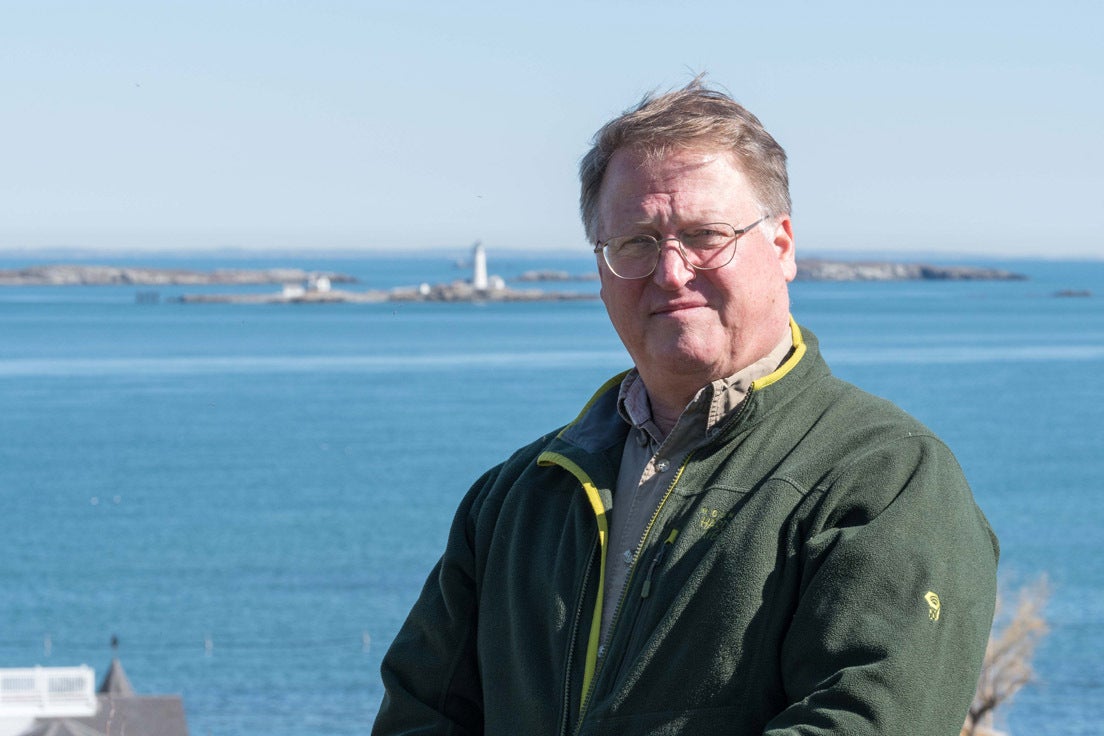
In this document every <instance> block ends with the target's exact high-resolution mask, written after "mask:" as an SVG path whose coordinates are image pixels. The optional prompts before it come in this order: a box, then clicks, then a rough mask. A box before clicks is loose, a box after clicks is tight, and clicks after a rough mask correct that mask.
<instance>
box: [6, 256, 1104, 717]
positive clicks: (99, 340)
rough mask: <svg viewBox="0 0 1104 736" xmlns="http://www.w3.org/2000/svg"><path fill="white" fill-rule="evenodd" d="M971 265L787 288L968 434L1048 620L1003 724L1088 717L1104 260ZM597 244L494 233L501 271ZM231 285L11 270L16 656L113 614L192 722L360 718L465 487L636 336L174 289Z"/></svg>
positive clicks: (117, 631) (851, 374) (564, 305)
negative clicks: (991, 271)
mask: <svg viewBox="0 0 1104 736" xmlns="http://www.w3.org/2000/svg"><path fill="white" fill-rule="evenodd" d="M35 262H38V261H35V259H33V258H18V259H17V258H12V257H9V258H6V259H0V268H12V267H18V266H24V265H30V264H31V263H35ZM96 262H111V263H115V264H124V263H129V264H131V265H153V266H166V267H196V268H216V267H264V266H299V267H304V268H308V269H322V270H334V271H341V272H346V273H350V274H352V275H355V276H357V277H359V278H360V280H361V284H360V285H359V286H358V287H357V288H362V287H363V288H379V287H390V286H399V285H409V284H417V283H419V282H422V281H428V282H431V283H435V282H441V281H450V280H452V279H455V278H460V277H462V276H464V275H465V274H464V272H463V271H458V270H457V269H456V267H455V265H454V263H453V258H452V257H450V256H447V255H442V256H419V257H409V258H401V259H394V258H392V259H388V258H383V257H372V256H365V257H360V258H344V259H338V258H309V257H288V258H280V259H260V258H254V259H243V258H223V259H219V258H214V257H206V256H205V257H169V256H157V257H146V258H134V257H131V258H126V259H122V258H114V259H106V258H100V259H96ZM983 265H992V266H1002V267H1005V268H1009V269H1010V270H1014V271H1019V272H1021V273H1024V274H1026V275H1028V276H1029V279H1028V280H1026V281H1017V282H910V283H796V284H794V286H793V288H792V297H793V312H794V314H795V316H796V317H797V319H798V320H799V322H801V323H802V324H803V325H804V326H805V327H807V328H809V329H811V330H812V331H813V332H815V333H816V334H817V335H818V337H819V338H820V340H821V343H822V346H823V349H824V353H825V356H826V358H827V360H828V362H829V364H830V365H831V366H832V367H833V370H834V371H835V372H836V373H837V374H838V375H840V376H842V377H844V378H846V379H848V380H851V381H853V382H855V383H857V384H859V385H861V386H863V387H864V388H866V389H868V390H870V391H872V392H874V393H877V394H880V395H882V396H885V397H888V398H890V399H892V400H894V401H895V402H897V403H898V404H900V405H901V406H903V407H904V408H905V409H907V410H908V411H910V412H912V413H914V414H916V415H917V416H918V417H919V418H920V419H921V420H923V421H924V422H925V423H927V424H928V425H929V426H931V427H932V428H933V429H935V430H936V431H937V432H938V433H939V434H941V435H942V436H943V438H944V439H945V440H946V441H947V442H948V444H949V445H950V446H951V447H952V448H953V449H954V450H955V451H956V453H957V455H958V457H959V459H960V461H961V463H962V465H963V467H964V468H965V470H966V473H967V476H968V477H969V478H970V481H971V484H972V486H973V488H974V493H975V495H976V497H977V499H978V502H979V503H980V505H981V506H982V508H983V509H984V510H985V512H986V514H987V515H988V517H989V519H990V521H991V522H992V524H993V526H994V528H995V529H996V531H997V533H998V535H999V536H1000V539H1001V542H1002V548H1003V554H1002V559H1001V576H1002V582H1003V584H1004V586H1005V588H1006V590H1007V591H1008V593H1007V595H1008V597H1009V598H1010V599H1012V600H1011V602H1014V598H1015V592H1016V590H1017V589H1019V588H1020V587H1021V586H1023V585H1025V584H1027V583H1030V582H1032V581H1034V580H1036V579H1037V578H1039V577H1040V576H1044V575H1045V576H1046V577H1047V579H1048V581H1049V585H1050V588H1051V596H1050V599H1049V603H1048V605H1047V608H1046V618H1047V621H1048V624H1049V626H1050V632H1049V634H1048V635H1047V636H1046V638H1045V639H1044V640H1043V643H1042V645H1041V648H1040V650H1039V652H1038V655H1037V657H1036V660H1035V665H1036V679H1035V681H1034V682H1032V683H1031V684H1030V685H1028V686H1027V688H1025V689H1024V690H1023V691H1022V692H1021V694H1020V695H1019V696H1018V697H1017V699H1016V700H1015V702H1014V704H1013V706H1012V708H1011V709H1009V710H1008V711H1007V712H1006V714H1005V716H1006V717H1005V719H1004V720H1003V726H1004V727H1005V728H1006V729H1007V730H1008V731H1010V732H1011V733H1012V734H1013V735H1014V736H1028V735H1031V736H1038V735H1039V734H1055V735H1056V736H1057V735H1059V734H1060V735H1061V736H1076V735H1078V734H1096V733H1099V732H1100V728H1101V727H1100V724H1101V722H1104V712H1102V708H1104V706H1102V703H1104V662H1102V659H1101V654H1102V653H1104V561H1102V555H1101V539H1102V538H1104V537H1102V534H1101V527H1102V526H1104V503H1102V502H1101V489H1102V486H1104V423H1102V418H1104V262H1077V263H1074V262H1047V261H1012V262H1006V263H993V262H989V263H985V264H983ZM592 267H593V266H592V262H591V261H590V260H589V259H588V258H585V257H575V256H563V255H553V256H537V255H524V256H512V257H501V258H496V257H495V255H494V254H493V253H492V254H491V264H490V271H491V272H492V273H497V274H501V275H502V276H504V277H507V278H509V277H510V276H512V275H514V274H516V273H519V272H521V271H523V270H527V269H531V268H559V269H565V270H569V271H577V272H583V271H586V270H588V269H590V268H592ZM273 288H274V287H251V288H250V289H249V290H251V291H257V290H262V291H263V290H272V289H273ZM571 288H574V289H578V290H584V291H586V290H589V291H594V292H596V290H597V287H596V285H595V284H594V283H582V284H576V285H574V286H572V287H571ZM1065 289H1074V290H1090V291H1091V292H1092V294H1093V295H1092V296H1090V297H1088V298H1073V297H1068V298H1060V297H1057V296H1055V294H1056V292H1058V291H1060V290H1065ZM226 290H227V289H226V288H225V287H223V288H214V287H205V288H203V289H197V288H192V289H184V288H162V289H160V290H159V293H160V301H158V302H157V303H139V302H138V301H137V300H136V294H137V293H138V292H146V291H150V289H149V288H148V287H21V288H2V289H0V503H2V507H0V508H2V509H3V512H2V516H0V529H2V530H3V542H4V544H3V555H2V557H0V667H27V666H33V665H46V666H67V665H75V664H82V663H85V664H89V665H91V666H93V667H95V668H96V670H97V674H98V676H99V675H102V673H103V671H104V669H105V667H106V666H107V664H108V663H109V661H110V659H111V656H112V651H111V648H110V645H109V642H110V640H111V638H112V636H113V635H115V636H118V638H119V648H118V655H119V657H120V659H121V661H122V663H123V666H124V667H125V668H126V670H127V672H128V674H129V676H130V678H131V681H132V682H133V684H134V686H135V688H136V689H137V690H138V691H139V692H141V693H146V694H154V693H177V694H180V695H181V696H182V697H183V700H184V707H185V710H186V713H187V717H188V722H189V726H190V729H191V733H192V734H194V735H195V736H208V735H209V734H210V735H212V736H255V735H256V734H266V735H267V736H321V735H323V734H325V735H327V736H336V735H340V734H364V733H366V732H367V731H368V728H369V726H370V723H371V721H372V719H373V717H374V714H375V711H376V709H377V707H378V704H379V701H380V698H381V696H382V692H381V688H380V684H379V678H378V669H379V663H380V658H381V657H382V655H383V653H384V651H385V650H386V648H387V646H388V644H389V642H390V641H391V639H392V637H393V636H394V634H395V632H396V630H397V628H398V627H399V625H400V623H401V622H402V620H403V618H404V616H405V614H406V611H407V610H408V608H409V606H410V605H411V603H412V602H413V600H414V598H415V596H416V595H417V593H418V591H419V589H420V587H421V585H422V582H423V581H424V578H425V575H426V573H427V572H428V570H429V568H430V567H431V566H432V564H433V563H434V561H435V559H436V557H437V556H438V554H439V553H440V550H441V548H442V546H443V544H444V540H445V534H446V529H447V526H448V524H449V522H450V520H451V516H452V513H453V511H454V508H455V506H456V503H457V502H458V500H459V499H460V497H461V495H462V494H463V493H464V492H465V491H466V490H467V488H468V486H469V484H470V483H471V482H472V481H474V479H475V478H476V477H477V476H478V475H479V474H480V473H481V472H482V471H483V470H484V469H485V468H487V467H488V466H490V465H492V464H494V463H496V462H497V461H499V460H500V459H502V458H503V457H504V456H505V455H506V454H507V453H509V452H510V451H511V450H513V449H514V448H515V447H517V446H519V445H521V444H523V443H525V442H527V441H528V440H530V439H532V438H533V437H535V436H536V435H538V434H541V433H543V432H545V431H547V430H549V429H551V428H553V427H555V426H558V425H560V424H562V423H564V422H567V421H569V420H570V419H572V418H573V417H574V416H575V414H576V412H577V411H578V409H579V408H580V407H581V405H582V404H583V403H584V402H585V401H586V400H587V398H589V396H590V394H591V392H592V391H593V390H594V389H595V388H596V387H597V386H598V385H599V384H600V383H602V382H603V381H604V380H605V379H606V378H608V377H609V376H611V375H612V374H614V373H615V372H617V371H619V370H621V369H623V368H625V367H627V365H628V358H627V356H626V354H625V352H624V350H623V349H622V348H621V346H620V343H619V342H618V340H617V337H616V335H615V334H614V332H613V330H612V328H611V327H610V326H609V324H608V322H607V320H606V317H605V314H604V310H603V307H602V305H601V303H600V302H599V301H577V302H541V303H512V304H414V303H405V304H398V303H396V304H328V305H327V304H314V305H232V304H190V305H185V304H179V303H174V302H172V301H171V300H170V297H172V296H174V295H178V294H180V293H183V292H186V291H187V292H195V291H226ZM932 677H938V673H932Z"/></svg>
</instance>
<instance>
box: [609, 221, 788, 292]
mask: <svg viewBox="0 0 1104 736" xmlns="http://www.w3.org/2000/svg"><path fill="white" fill-rule="evenodd" d="M765 219H767V218H766V217H765V216H764V217H760V218H759V219H758V220H756V221H755V222H753V223H751V224H750V225H748V226H747V227H745V228H740V229H739V230H737V229H736V228H734V227H732V225H729V224H728V223H724V222H710V223H707V224H705V225H694V226H693V227H688V228H686V229H685V230H680V231H679V232H678V235H677V237H674V238H656V237H653V236H651V235H621V236H618V237H616V238H609V239H607V240H604V241H602V242H600V243H598V245H596V246H594V252H595V253H601V254H602V258H603V259H605V261H606V265H607V266H609V270H610V271H612V272H613V275H614V276H617V277H619V278H623V279H643V278H647V277H648V276H651V275H652V273H653V272H654V271H655V270H656V266H657V265H659V254H660V253H662V252H663V243H665V242H667V241H668V240H674V241H675V242H676V243H678V248H679V253H681V254H682V258H683V260H684V261H686V263H687V264H688V265H689V266H690V267H691V268H693V269H694V270H696V271H712V270H714V269H717V268H722V267H723V266H727V265H728V264H729V263H731V262H732V258H733V257H734V256H735V255H736V241H737V240H738V239H739V238H740V236H741V235H744V234H745V233H747V232H748V231H749V230H751V229H752V228H753V227H755V226H756V225H758V224H759V223H761V222H762V221H763V220H765Z"/></svg>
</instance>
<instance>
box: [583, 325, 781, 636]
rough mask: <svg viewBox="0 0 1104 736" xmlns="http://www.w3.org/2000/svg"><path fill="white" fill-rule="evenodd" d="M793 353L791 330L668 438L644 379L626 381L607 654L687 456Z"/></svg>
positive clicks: (606, 611) (606, 609)
mask: <svg viewBox="0 0 1104 736" xmlns="http://www.w3.org/2000/svg"><path fill="white" fill-rule="evenodd" d="M792 348H793V338H792V335H791V334H790V330H789V329H787V330H786V334H785V336H784V337H783V339H782V340H781V341H779V343H778V344H777V345H776V346H775V347H774V349H773V350H771V352H770V353H768V354H767V356H766V357H764V358H761V359H759V360H758V361H756V362H755V363H752V364H751V365H749V366H748V367H746V368H744V369H743V370H741V371H738V372H737V373H735V374H734V375H731V376H729V377H727V378H722V379H719V380H716V381H713V382H712V383H711V384H709V385H708V386H705V387H704V388H702V389H701V390H700V391H699V392H698V393H697V394H696V395H695V396H694V398H693V399H692V400H691V401H690V403H689V404H687V405H686V409H684V410H683V412H682V414H681V415H680V416H679V418H678V421H677V422H676V423H675V426H674V427H673V428H672V429H671V433H670V434H668V435H667V436H666V437H664V436H663V433H662V431H661V430H660V429H659V427H658V426H656V424H655V422H654V421H653V419H652V407H651V402H650V401H649V400H648V391H647V389H646V388H645V386H644V382H643V381H642V380H640V374H638V373H637V372H636V371H635V370H633V371H631V372H629V374H628V375H627V376H625V378H624V380H623V381H622V382H621V390H620V393H619V395H618V399H617V407H618V410H619V411H620V412H621V416H622V417H623V418H624V419H625V421H626V422H628V423H629V424H631V425H632V427H631V429H629V436H628V438H627V439H626V440H625V449H624V450H623V451H622V455H621V470H620V472H619V473H618V476H617V486H616V488H614V492H613V507H612V508H611V509H610V511H609V516H610V546H609V551H608V557H607V558H606V587H605V590H604V591H603V599H602V630H601V643H602V648H603V649H604V647H605V644H606V642H607V641H608V637H609V633H610V631H609V629H610V624H611V623H612V621H613V617H614V615H615V613H616V609H617V606H618V603H619V602H620V600H621V595H622V592H623V589H624V587H625V584H626V582H627V580H628V575H629V570H631V569H632V566H633V563H634V561H635V559H636V555H637V554H638V551H639V549H640V547H641V546H642V543H643V536H644V531H645V529H646V528H647V526H648V523H649V521H650V520H651V518H652V515H653V514H654V513H655V511H656V509H657V508H658V506H659V503H660V501H661V500H662V499H663V496H664V495H665V493H666V491H667V489H668V488H669V487H670V485H671V483H672V482H673V480H674V477H675V473H677V472H678V469H679V468H680V467H681V466H682V463H683V461H684V460H685V459H686V456H687V455H689V454H690V453H691V452H692V451H694V450H696V449H697V448H699V447H701V446H702V445H704V444H705V443H706V442H708V441H709V440H710V439H711V438H712V436H713V434H714V433H715V432H716V431H717V428H718V426H719V425H720V423H721V420H723V419H724V418H725V417H727V416H728V415H729V414H731V413H732V412H733V411H734V410H736V409H737V408H738V407H739V406H740V404H742V403H743V401H744V398H745V397H746V396H747V392H748V389H749V388H750V387H751V384H752V382H753V381H755V380H757V379H759V378H762V377H763V376H766V375H768V374H770V373H772V372H773V371H774V370H775V369H776V368H778V366H779V365H781V364H782V362H783V361H784V360H785V359H786V356H787V355H789V352H790V350H791V349H792ZM600 651H602V650H600Z"/></svg>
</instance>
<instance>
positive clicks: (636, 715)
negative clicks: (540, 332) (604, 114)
mask: <svg viewBox="0 0 1104 736" xmlns="http://www.w3.org/2000/svg"><path fill="white" fill-rule="evenodd" d="M581 176H582V184H583V187H582V212H583V219H584V223H585V226H586V230H587V235H588V237H589V238H590V240H591V241H592V242H593V243H594V244H595V252H596V253H597V254H598V256H597V258H598V270H599V273H600V275H601V284H602V299H603V301H604V302H605V305H606V309H607V311H608V313H609V317H610V320H611V321H612V323H613V325H614V327H615V328H616V330H617V333H618V335H619V336H620V338H621V340H622V341H623V342H624V344H625V347H626V348H627V349H628V352H629V355H630V356H631V357H632V359H633V363H634V366H635V367H634V368H633V370H631V371H629V372H628V373H626V374H623V375H622V376H618V377H616V378H614V379H613V380H611V381H610V382H608V383H607V384H606V385H605V386H603V387H602V388H601V389H599V391H598V392H597V394H595V396H594V397H593V398H592V399H591V401H590V402H589V403H588V404H587V405H586V407H584V409H583V411H582V413H581V414H580V415H579V416H578V418H577V419H576V420H575V421H574V422H572V423H571V424H569V425H568V426H567V427H565V428H563V429H562V430H560V431H559V432H557V433H555V434H553V435H549V436H546V437H542V438H541V439H539V440H537V441H536V442H534V443H533V444H531V445H529V446H527V447H525V448H522V449H521V450H519V451H517V453H515V454H514V455H513V456H512V457H511V458H509V459H508V460H506V461H505V462H504V463H503V464H501V465H499V466H498V467H496V468H494V469H492V470H491V471H489V472H488V473H487V474H486V475H485V476H484V477H483V478H481V479H480V480H479V481H478V482H477V483H476V484H475V486H474V487H473V488H472V489H471V491H469V493H468V495H467V496H466V497H465V499H464V501H463V503H462V504H461V506H460V509H459V511H458V512H457V515H456V518H455V522H454V524H453V527H452V530H451V533H450V536H449V540H448V544H447V547H446V550H445V552H444V555H443V556H442V558H441V560H440V562H439V563H438V565H437V567H436V568H435V569H434V571H433V573H432V574H431V575H430V578H429V580H428V582H427V583H426V586H425V588H424V590H423V591H422V594H421V597H420V598H419V600H418V602H417V603H416V604H415V606H414V609H413V611H412V612H411V614H410V617H409V619H408V620H407V622H406V624H405V625H404V627H403V629H402V630H401V631H400V633H399V634H398V636H397V638H396V639H395V642H394V644H393V645H392V647H391V649H390V651H389V652H388V654H387V656H386V658H385V660H384V663H383V680H384V684H385V687H386V690H387V692H386V695H385V698H384V702H383V705H382V707H381V710H380V713H379V716H378V718H377V720H376V724H375V729H374V733H376V734H414V733H417V734H480V733H486V734H518V735H524V736H534V735H537V734H556V735H560V734H595V735H598V734H602V735H607V734H610V735H612V734H626V735H631V736H638V735H643V734H694V735H697V736H701V735H708V734H763V733H766V734H894V735H897V734H910V735H912V734H947V735H951V734H957V733H958V731H959V728H960V726H961V725H962V722H963V719H964V717H965V714H966V709H967V706H968V704H969V702H970V698H971V695H972V694H973V691H974V685H975V682H976V679H977V676H978V670H979V667H980V662H981V657H982V654H983V651H984V648H985V643H986V639H987V635H988V631H989V626H990V623H991V619H992V613H993V604H994V598H995V572H996V558H997V543H996V539H995V537H994V536H993V535H992V532H991V531H990V529H989V526H988V524H987V523H986V521H985V519H984V517H983V516H982V514H981V512H980V511H979V510H978V508H977V507H976V505H975V504H974V501H973V498H972V496H971V493H970V490H969V488H968V486H967V485H966V482H965V480H964V479H963V477H962V473H961V470H960V469H959V467H958V464H957V463H956V461H955V459H954V457H953V456H952V455H951V453H950V451H949V450H948V449H947V448H946V447H945V446H944V445H943V444H942V443H941V442H940V441H939V440H938V439H937V438H936V437H934V436H933V435H932V434H931V432H930V431H929V430H927V429H926V428H925V427H924V426H922V425H921V424H919V423H918V422H917V421H916V420H914V419H912V418H911V417H909V416H907V415H905V414H904V413H903V412H901V411H900V410H899V409H897V408H896V407H894V406H892V405H891V404H889V403H888V402H885V401H882V400H880V399H876V398H874V397H872V396H870V395H868V394H865V393H863V392H861V391H859V390H858V389H856V388H855V387H853V386H850V385H848V384H846V383H844V382H842V381H839V380H837V379H836V378H834V377H833V376H832V375H831V374H830V372H829V370H828V368H827V366H826V365H825V363H824V362H823V360H822V359H821V357H820V355H819V353H818V350H817V342H816V339H815V338H814V337H813V335H812V334H811V333H810V332H809V331H807V330H804V329H802V328H801V327H799V326H798V325H797V323H796V322H794V321H792V320H791V318H790V316H789V299H788V293H787V289H788V283H789V282H790V281H791V280H792V279H793V277H794V274H795V272H796V265H795V262H794V236H793V230H792V226H791V222H790V215H789V212H790V203H789V194H788V183H787V175H786V167H785V154H784V153H783V151H782V149H781V148H780V147H779V146H778V144H777V143H776V142H775V141H774V139H773V138H771V136H770V135H769V134H768V133H767V132H766V130H764V129H763V127H762V125H761V124H760V123H759V121H758V120H757V119H756V118H755V117H754V116H753V115H751V114H750V113H749V112H748V111H746V110H745V109H744V108H742V107H741V106H739V105H738V104H736V103H735V102H734V101H732V100H731V99H730V98H728V97H727V96H726V95H724V94H721V93H719V92H715V91H712V90H709V89H706V88H704V87H703V86H702V85H701V83H700V82H699V81H698V80H695V81H694V82H693V83H691V84H690V85H689V86H688V87H686V88H685V89H682V90H678V91H675V92H672V93H669V94H666V95H663V96H660V97H657V98H649V99H645V100H644V101H643V102H642V103H641V104H640V105H639V106H638V107H637V108H635V109H634V110H631V111H629V112H627V113H625V114H624V115H622V116H621V117H619V118H617V119H615V120H613V121H612V122H610V123H609V124H607V125H606V126H605V127H604V128H602V130H600V131H599V132H598V134H597V136H596V137H595V144H594V148H593V149H592V150H591V151H590V153H588V154H587V156H586V157H585V159H584V160H583V163H582V166H581Z"/></svg>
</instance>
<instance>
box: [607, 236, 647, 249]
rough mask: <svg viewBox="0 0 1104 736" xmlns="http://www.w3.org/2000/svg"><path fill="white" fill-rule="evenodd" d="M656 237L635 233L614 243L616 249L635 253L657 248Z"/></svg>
mask: <svg viewBox="0 0 1104 736" xmlns="http://www.w3.org/2000/svg"><path fill="white" fill-rule="evenodd" d="M655 242H656V241H655V238H652V237H650V236H648V235H633V236H630V237H627V238H622V239H621V240H619V241H618V242H617V243H616V244H615V245H614V250H615V251H618V252H621V253H635V252H637V251H646V250H651V249H653V248H655Z"/></svg>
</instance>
